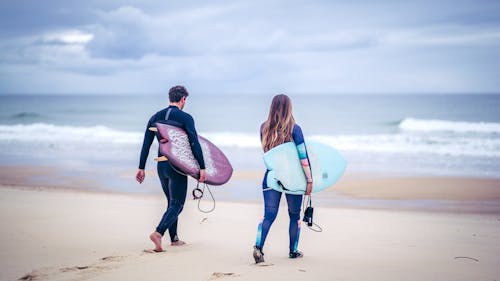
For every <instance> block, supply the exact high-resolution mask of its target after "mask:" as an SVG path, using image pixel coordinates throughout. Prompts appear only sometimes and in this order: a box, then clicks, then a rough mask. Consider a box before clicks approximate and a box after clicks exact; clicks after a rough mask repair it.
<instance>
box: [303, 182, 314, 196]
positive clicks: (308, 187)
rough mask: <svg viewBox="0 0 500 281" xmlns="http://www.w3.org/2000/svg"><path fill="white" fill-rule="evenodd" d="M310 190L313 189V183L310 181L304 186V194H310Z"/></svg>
mask: <svg viewBox="0 0 500 281" xmlns="http://www.w3.org/2000/svg"><path fill="white" fill-rule="evenodd" d="M312 190H313V183H312V182H308V183H307V187H306V194H305V195H311V192H312Z"/></svg>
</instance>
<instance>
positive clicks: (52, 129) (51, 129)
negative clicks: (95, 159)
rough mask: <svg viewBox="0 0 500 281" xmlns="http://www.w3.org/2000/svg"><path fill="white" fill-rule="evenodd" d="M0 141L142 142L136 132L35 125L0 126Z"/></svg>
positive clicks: (98, 127)
mask: <svg viewBox="0 0 500 281" xmlns="http://www.w3.org/2000/svg"><path fill="white" fill-rule="evenodd" d="M0 140H2V141H15V142H31V143H37V142H49V143H53V144H57V143H60V144H64V143H74V144H78V143H80V144H81V143H86V144H92V143H93V144H98V143H109V144H137V143H140V142H141V141H142V135H141V134H140V133H137V132H125V131H117V130H114V129H111V128H108V127H105V126H91V127H77V126H59V125H53V124H45V123H35V124H29V125H23V124H20V125H0Z"/></svg>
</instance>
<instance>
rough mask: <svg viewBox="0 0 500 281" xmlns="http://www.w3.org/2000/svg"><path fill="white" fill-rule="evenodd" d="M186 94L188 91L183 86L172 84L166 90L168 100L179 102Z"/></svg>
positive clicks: (187, 94)
mask: <svg viewBox="0 0 500 281" xmlns="http://www.w3.org/2000/svg"><path fill="white" fill-rule="evenodd" d="M187 96H189V93H188V91H187V90H186V88H184V87H183V86H174V87H172V88H170V91H168V99H169V100H170V102H179V101H180V100H181V99H182V97H187Z"/></svg>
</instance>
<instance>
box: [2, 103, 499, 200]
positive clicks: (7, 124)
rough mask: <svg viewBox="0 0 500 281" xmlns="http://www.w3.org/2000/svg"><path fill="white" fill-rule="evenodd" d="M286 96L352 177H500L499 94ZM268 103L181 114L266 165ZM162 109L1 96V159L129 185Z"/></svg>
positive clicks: (308, 133) (242, 167)
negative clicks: (262, 132) (263, 128)
mask: <svg viewBox="0 0 500 281" xmlns="http://www.w3.org/2000/svg"><path fill="white" fill-rule="evenodd" d="M290 97H291V98H292V102H293V110H294V116H295V119H296V121H297V123H298V124H299V125H300V126H301V127H302V130H303V132H304V135H305V138H306V141H307V140H308V139H309V140H316V141H320V142H323V143H326V144H329V145H331V146H334V147H335V148H337V149H338V150H339V151H340V152H341V153H342V154H343V155H344V156H345V157H346V158H347V160H348V162H349V167H348V171H349V172H350V173H358V172H359V173H369V174H380V175H389V176H467V177H484V178H500V110H499V109H500V95H477V94H476V95H453V94H449V95H297V96H293V95H291V96H290ZM271 100H272V96H271V95H269V96H263V95H254V96H249V95H246V96H245V95H207V94H199V95H197V94H196V93H191V95H190V96H189V97H188V100H187V105H186V107H185V109H184V110H185V111H186V112H188V113H190V114H191V115H192V116H193V117H194V119H195V122H196V127H197V130H198V133H200V134H202V135H204V136H205V137H207V138H208V139H210V140H211V141H212V142H213V143H215V144H216V145H218V146H219V147H220V148H221V149H222V150H223V151H225V152H226V153H227V155H228V158H229V159H230V161H231V162H232V163H233V165H234V168H235V171H254V170H256V171H259V170H262V171H264V165H263V163H262V158H261V157H262V151H261V148H260V142H259V127H260V124H261V123H262V122H263V121H264V120H265V119H266V118H267V114H268V110H269V105H270V103H271ZM167 105H168V96H167V94H165V95H146V94H144V95H134V96H132V95H3V96H0V165H2V166H50V167H56V168H58V169H59V168H60V169H61V170H62V171H65V172H64V173H63V174H64V175H66V176H68V175H69V176H71V175H83V176H85V175H89V173H94V172H96V171H99V172H100V173H101V174H98V175H101V176H102V178H105V179H102V180H101V183H102V182H104V183H106V184H104V185H105V186H109V189H119V190H122V191H131V190H136V189H137V187H136V183H135V182H134V181H133V175H134V174H135V171H136V169H137V165H138V158H139V152H140V149H141V144H142V137H143V134H144V131H145V129H146V124H147V121H148V119H149V117H150V116H151V115H152V114H154V113H155V112H156V111H158V110H160V109H162V108H164V107H166V106H167ZM156 150H157V146H156V144H155V145H154V146H153V147H152V149H151V154H150V158H149V159H148V164H147V169H152V170H154V169H155V163H154V161H153V157H154V156H155V154H156ZM124 175H126V176H124ZM130 175H131V176H130ZM115 177H116V178H120V179H121V180H116V181H115V180H114V178H115ZM97 178H100V176H97ZM44 180H45V181H57V180H58V179H57V178H56V179H44ZM151 185H154V186H155V188H157V187H156V185H157V182H156V181H154V182H151Z"/></svg>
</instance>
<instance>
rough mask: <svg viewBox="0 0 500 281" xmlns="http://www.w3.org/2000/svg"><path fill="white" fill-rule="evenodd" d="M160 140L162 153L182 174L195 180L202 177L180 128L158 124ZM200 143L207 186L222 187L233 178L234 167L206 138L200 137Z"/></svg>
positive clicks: (185, 135) (184, 134) (183, 132)
mask: <svg viewBox="0 0 500 281" xmlns="http://www.w3.org/2000/svg"><path fill="white" fill-rule="evenodd" d="M156 128H157V129H158V132H157V133H158V134H160V139H164V140H165V141H162V142H160V153H161V154H162V155H164V156H166V157H167V158H168V161H169V162H170V163H171V164H172V165H173V166H174V167H175V168H176V169H178V170H180V171H181V172H183V173H185V174H187V175H190V176H192V177H193V178H195V179H198V178H199V177H200V166H199V164H198V161H197V160H196V159H195V158H194V156H193V152H192V151H191V146H190V145H189V139H188V136H187V134H186V132H185V131H184V130H183V129H182V128H179V127H175V126H172V125H167V124H163V123H156ZM198 141H199V142H200V145H201V150H202V152H203V159H204V160H205V172H206V180H205V182H206V183H207V184H211V185H222V184H225V183H226V182H227V181H229V179H230V178H231V175H232V174H233V167H232V166H231V163H229V160H228V159H227V157H226V156H225V155H224V153H223V152H222V151H221V150H220V149H219V148H218V147H217V146H215V145H214V144H213V143H211V142H210V141H209V140H207V139H206V138H204V137H202V136H199V135H198Z"/></svg>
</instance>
